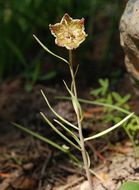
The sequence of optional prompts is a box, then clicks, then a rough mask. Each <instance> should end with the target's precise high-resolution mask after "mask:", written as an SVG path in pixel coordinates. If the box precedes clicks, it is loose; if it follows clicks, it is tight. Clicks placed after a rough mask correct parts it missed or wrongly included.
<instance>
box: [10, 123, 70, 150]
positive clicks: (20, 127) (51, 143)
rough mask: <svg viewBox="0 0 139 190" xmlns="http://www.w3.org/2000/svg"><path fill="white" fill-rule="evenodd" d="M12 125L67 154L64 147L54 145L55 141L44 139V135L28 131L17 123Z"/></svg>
mask: <svg viewBox="0 0 139 190" xmlns="http://www.w3.org/2000/svg"><path fill="white" fill-rule="evenodd" d="M12 124H13V125H14V126H15V127H17V128H19V129H21V130H23V131H25V132H26V133H28V134H30V135H32V136H34V137H36V138H37V139H40V140H42V141H44V142H46V143H48V144H50V145H52V146H53V147H55V148H57V149H59V150H61V151H62V152H64V153H67V150H65V149H64V148H63V147H61V146H59V145H58V144H56V143H54V142H53V141H51V140H49V139H48V138H46V137H43V136H42V135H40V134H38V133H35V132H34V131H32V130H30V129H27V128H26V127H23V126H21V125H19V124H17V123H12Z"/></svg>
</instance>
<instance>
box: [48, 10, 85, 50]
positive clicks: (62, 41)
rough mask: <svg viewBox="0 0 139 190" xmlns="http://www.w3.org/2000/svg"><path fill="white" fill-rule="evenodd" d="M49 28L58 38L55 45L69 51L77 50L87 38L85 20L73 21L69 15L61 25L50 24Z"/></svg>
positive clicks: (63, 19)
mask: <svg viewBox="0 0 139 190" xmlns="http://www.w3.org/2000/svg"><path fill="white" fill-rule="evenodd" d="M49 27H50V30H51V33H52V34H53V35H54V36H55V37H56V39H55V43H56V44H57V45H58V46H61V47H66V48H67V49H69V50H72V49H76V48H77V47H78V46H79V45H80V44H81V43H82V42H83V41H84V40H85V38H86V36H87V34H86V33H85V31H84V18H82V19H72V18H71V17H70V16H69V15H68V14H67V13H66V14H65V15H64V16H63V18H62V20H61V22H60V23H56V24H54V25H51V24H50V25H49Z"/></svg>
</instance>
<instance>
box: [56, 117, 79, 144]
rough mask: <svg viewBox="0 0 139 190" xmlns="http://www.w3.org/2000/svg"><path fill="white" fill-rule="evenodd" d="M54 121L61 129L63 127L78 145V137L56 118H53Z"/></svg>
mask: <svg viewBox="0 0 139 190" xmlns="http://www.w3.org/2000/svg"><path fill="white" fill-rule="evenodd" d="M54 121H55V122H56V123H58V124H59V125H60V126H61V127H62V128H63V129H65V131H67V132H68V133H69V134H70V135H71V136H72V137H73V138H74V139H75V141H76V142H77V143H78V144H79V145H80V141H79V139H78V137H77V136H76V135H75V134H74V133H73V132H72V131H71V130H69V129H68V128H67V127H65V126H64V125H63V124H62V123H61V122H60V121H58V120H56V119H54Z"/></svg>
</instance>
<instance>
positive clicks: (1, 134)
mask: <svg viewBox="0 0 139 190" xmlns="http://www.w3.org/2000/svg"><path fill="white" fill-rule="evenodd" d="M125 80H126V84H128V86H127V85H126V86H125V85H123V86H122V84H124V83H125ZM127 80H128V79H127V78H125V79H123V80H122V82H121V83H120V85H121V86H122V88H121V87H120V85H119V86H118V89H119V91H121V89H122V91H121V93H123V94H124V93H125V94H126V93H127V92H128V93H129V92H131V94H132V100H131V101H130V102H129V103H130V105H131V107H132V110H133V111H134V112H135V113H137V114H138V104H139V101H138V97H136V96H135V94H134V93H133V89H132V87H131V86H130V83H129V82H127ZM40 89H43V91H44V92H45V93H46V94H47V97H48V99H49V101H50V103H51V105H52V107H53V108H54V109H55V110H56V111H57V112H58V113H59V114H60V115H62V116H63V117H64V118H66V119H68V120H69V121H70V122H73V123H75V115H74V112H73V109H72V106H71V104H70V102H69V101H65V100H62V99H60V100H57V99H55V98H54V97H55V96H59V95H65V94H64V93H63V92H64V90H63V89H61V87H59V86H54V87H52V86H51V87H46V86H43V85H36V86H34V88H33V90H32V92H30V93H28V92H26V91H25V90H24V88H23V83H22V80H20V79H14V80H13V79H12V80H11V79H10V80H7V81H5V82H3V83H2V84H1V85H0V190H70V189H71V190H87V189H88V188H87V186H88V183H87V181H86V178H85V175H84V172H83V171H82V169H81V168H79V167H77V166H76V165H74V164H73V163H72V161H71V159H69V157H68V155H66V154H64V153H62V152H61V151H59V150H57V149H55V148H53V147H52V146H50V145H48V144H46V143H44V142H42V141H40V140H38V139H36V138H34V137H32V136H30V135H28V134H26V133H24V132H23V131H21V130H19V129H17V128H15V127H14V126H13V125H12V124H11V122H16V123H19V124H21V125H23V126H25V127H28V128H29V129H31V130H33V131H35V132H37V133H39V134H41V135H43V136H46V137H47V138H50V139H51V140H52V141H54V142H57V143H58V144H60V145H63V144H65V142H64V141H62V140H61V138H60V137H59V136H58V135H56V134H55V132H54V131H53V130H52V129H51V128H50V127H49V126H46V124H45V123H44V122H43V119H42V118H41V116H40V114H39V112H40V111H42V112H43V113H44V114H46V115H47V117H48V118H49V119H51V120H52V119H54V116H53V114H52V113H51V112H50V110H49V109H48V108H47V105H46V104H45V102H44V100H43V98H42V96H41V93H40ZM89 91H90V89H86V90H85V91H84V92H80V93H79V95H80V96H81V97H86V98H90V96H89ZM83 110H84V113H85V114H84V115H85V121H84V123H83V124H84V125H83V126H84V128H83V133H84V136H89V135H92V134H95V133H97V132H100V131H102V130H104V129H105V128H107V127H108V125H106V124H104V123H102V122H100V118H101V117H102V115H103V114H104V109H103V108H101V107H98V106H95V107H92V106H87V105H83ZM94 118H95V119H96V118H97V120H98V122H94ZM57 127H58V126H57ZM137 144H138V142H137ZM86 148H87V149H88V150H89V153H90V156H91V168H92V170H93V172H94V175H92V178H93V183H94V189H95V190H106V189H107V190H118V188H119V186H120V185H121V184H122V183H123V182H124V181H127V180H132V181H139V168H138V166H139V158H138V157H135V152H134V150H133V147H132V144H131V142H130V141H129V140H128V138H127V135H126V134H125V132H124V131H123V129H121V128H120V129H118V130H115V131H114V132H112V133H111V134H110V135H108V136H107V137H104V138H100V139H98V140H94V141H88V143H86ZM72 152H73V154H74V155H76V156H77V157H78V159H79V160H81V155H80V154H79V153H77V152H76V151H75V150H74V149H72ZM137 152H138V146H137Z"/></svg>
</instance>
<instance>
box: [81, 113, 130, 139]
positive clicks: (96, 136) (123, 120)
mask: <svg viewBox="0 0 139 190" xmlns="http://www.w3.org/2000/svg"><path fill="white" fill-rule="evenodd" d="M133 114H134V113H131V114H129V115H128V116H126V117H125V118H124V119H122V120H121V121H120V122H119V123H117V124H116V125H114V126H112V127H110V128H108V129H106V130H104V131H102V132H100V133H98V134H96V135H93V136H91V137H87V138H85V139H84V141H89V140H92V139H96V138H98V137H101V136H103V135H106V134H107V133H109V132H111V131H112V130H114V129H116V128H117V127H119V126H120V125H122V124H123V123H124V122H125V121H127V120H128V119H129V118H130V117H131V116H132V115H133Z"/></svg>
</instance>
